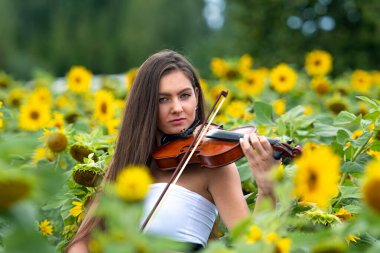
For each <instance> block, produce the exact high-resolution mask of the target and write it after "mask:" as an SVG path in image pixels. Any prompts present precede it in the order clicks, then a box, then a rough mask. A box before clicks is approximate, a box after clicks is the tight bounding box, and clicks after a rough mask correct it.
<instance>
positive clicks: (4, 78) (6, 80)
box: [0, 71, 13, 88]
mask: <svg viewBox="0 0 380 253" xmlns="http://www.w3.org/2000/svg"><path fill="white" fill-rule="evenodd" d="M12 82H13V79H12V77H11V76H10V75H8V74H7V73H5V72H4V71H1V72H0V88H8V87H9V86H10V85H11V84H12Z"/></svg>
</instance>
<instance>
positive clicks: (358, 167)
mask: <svg viewBox="0 0 380 253" xmlns="http://www.w3.org/2000/svg"><path fill="white" fill-rule="evenodd" d="M341 170H342V172H343V173H357V172H362V171H363V170H364V166H363V165H362V164H360V163H357V162H351V161H348V162H345V163H343V165H342V167H341Z"/></svg>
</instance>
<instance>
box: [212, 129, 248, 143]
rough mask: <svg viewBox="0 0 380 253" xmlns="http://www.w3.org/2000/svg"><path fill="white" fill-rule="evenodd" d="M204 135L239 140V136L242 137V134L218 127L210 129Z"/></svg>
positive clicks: (226, 139)
mask: <svg viewBox="0 0 380 253" xmlns="http://www.w3.org/2000/svg"><path fill="white" fill-rule="evenodd" d="M206 137H207V138H212V139H218V140H223V141H239V139H240V138H243V137H244V134H241V133H235V132H230V131H226V130H220V129H211V130H210V131H208V132H207V134H206Z"/></svg>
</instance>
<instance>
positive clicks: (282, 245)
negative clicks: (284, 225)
mask: <svg viewBox="0 0 380 253" xmlns="http://www.w3.org/2000/svg"><path fill="white" fill-rule="evenodd" d="M291 244H292V241H291V240H290V239H289V238H280V239H278V240H277V242H276V251H275V252H276V253H288V252H290V246H291Z"/></svg>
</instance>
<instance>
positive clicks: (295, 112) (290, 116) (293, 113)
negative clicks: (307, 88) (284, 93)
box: [282, 105, 305, 121]
mask: <svg viewBox="0 0 380 253" xmlns="http://www.w3.org/2000/svg"><path fill="white" fill-rule="evenodd" d="M304 112H305V107H303V106H301V105H298V106H296V107H294V108H292V109H291V110H289V111H288V112H286V113H285V114H284V115H282V118H283V119H285V120H286V121H289V120H294V119H297V118H298V117H300V116H303V115H304Z"/></svg>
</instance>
